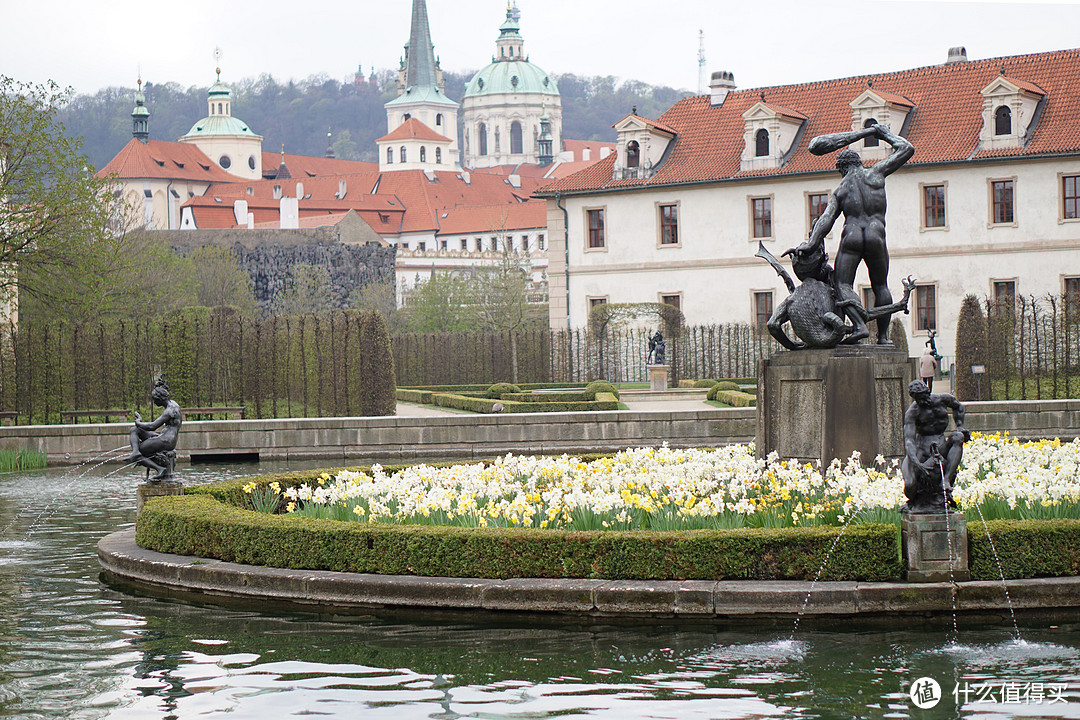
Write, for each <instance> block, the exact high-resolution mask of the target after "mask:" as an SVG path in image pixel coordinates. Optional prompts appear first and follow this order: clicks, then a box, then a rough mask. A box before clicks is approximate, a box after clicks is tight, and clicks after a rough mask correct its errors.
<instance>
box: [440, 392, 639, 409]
mask: <svg viewBox="0 0 1080 720" xmlns="http://www.w3.org/2000/svg"><path fill="white" fill-rule="evenodd" d="M513 394H514V393H507V395H508V396H509V395H513ZM595 397H596V399H595V400H580V401H570V402H567V401H562V402H542V401H532V402H520V401H514V400H508V399H503V397H497V398H493V397H476V396H469V395H460V394H455V393H432V394H431V397H430V402H431V404H433V405H438V406H439V407H447V408H453V409H455V410H467V411H469V412H477V413H490V412H496V411H497V412H505V413H533V412H589V411H593V410H618V409H619V401H618V399H617V398H616V397H615V396H614V395H611V394H610V393H598V394H597V395H596V396H595ZM496 405H499V406H501V408H502V409H501V410H496V407H495V406H496Z"/></svg>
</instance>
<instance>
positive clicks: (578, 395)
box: [502, 391, 587, 403]
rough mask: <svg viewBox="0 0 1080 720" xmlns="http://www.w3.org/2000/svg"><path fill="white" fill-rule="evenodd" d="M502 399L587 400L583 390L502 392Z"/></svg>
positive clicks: (531, 400)
mask: <svg viewBox="0 0 1080 720" xmlns="http://www.w3.org/2000/svg"><path fill="white" fill-rule="evenodd" d="M502 399H503V400H513V401H514V402H525V403H545V402H587V400H586V399H585V392H584V391H582V392H542V393H531V392H523V393H503V395H502Z"/></svg>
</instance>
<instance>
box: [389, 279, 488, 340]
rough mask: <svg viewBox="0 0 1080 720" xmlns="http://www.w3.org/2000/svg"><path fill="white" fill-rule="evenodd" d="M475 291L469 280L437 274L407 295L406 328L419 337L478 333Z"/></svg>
mask: <svg viewBox="0 0 1080 720" xmlns="http://www.w3.org/2000/svg"><path fill="white" fill-rule="evenodd" d="M470 299H471V290H470V288H469V284H468V282H467V281H466V280H465V278H462V277H459V276H457V275H454V274H453V273H442V274H434V275H432V276H431V277H430V278H428V279H427V280H423V281H421V282H420V283H419V284H418V285H416V286H414V287H413V288H412V289H411V290H410V291H409V292H408V294H407V295H406V298H405V310H404V311H403V312H405V314H406V327H407V328H408V330H409V331H410V332H416V333H428V332H439V333H444V332H445V333H463V332H471V331H473V330H475V329H477V323H476V319H475V317H474V316H473V315H472V313H471V312H470V310H469V302H470Z"/></svg>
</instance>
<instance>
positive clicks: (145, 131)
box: [131, 78, 150, 145]
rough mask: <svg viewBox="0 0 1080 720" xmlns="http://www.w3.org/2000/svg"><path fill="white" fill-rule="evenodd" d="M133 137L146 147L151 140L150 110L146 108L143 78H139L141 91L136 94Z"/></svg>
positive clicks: (132, 123) (132, 121)
mask: <svg viewBox="0 0 1080 720" xmlns="http://www.w3.org/2000/svg"><path fill="white" fill-rule="evenodd" d="M131 135H132V137H134V138H135V139H136V140H138V141H139V142H141V143H142V144H144V145H145V144H146V143H147V141H149V140H150V110H148V109H147V107H146V96H145V95H143V91H142V78H139V89H138V90H137V91H136V92H135V109H133V110H132V111H131Z"/></svg>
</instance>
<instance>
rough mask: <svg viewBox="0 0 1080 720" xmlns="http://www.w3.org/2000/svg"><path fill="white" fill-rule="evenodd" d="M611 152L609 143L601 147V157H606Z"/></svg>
mask: <svg viewBox="0 0 1080 720" xmlns="http://www.w3.org/2000/svg"><path fill="white" fill-rule="evenodd" d="M610 154H611V148H609V147H608V146H607V145H605V146H604V147H602V148H600V157H601V158H606V157H607V156H608V155H610Z"/></svg>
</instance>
